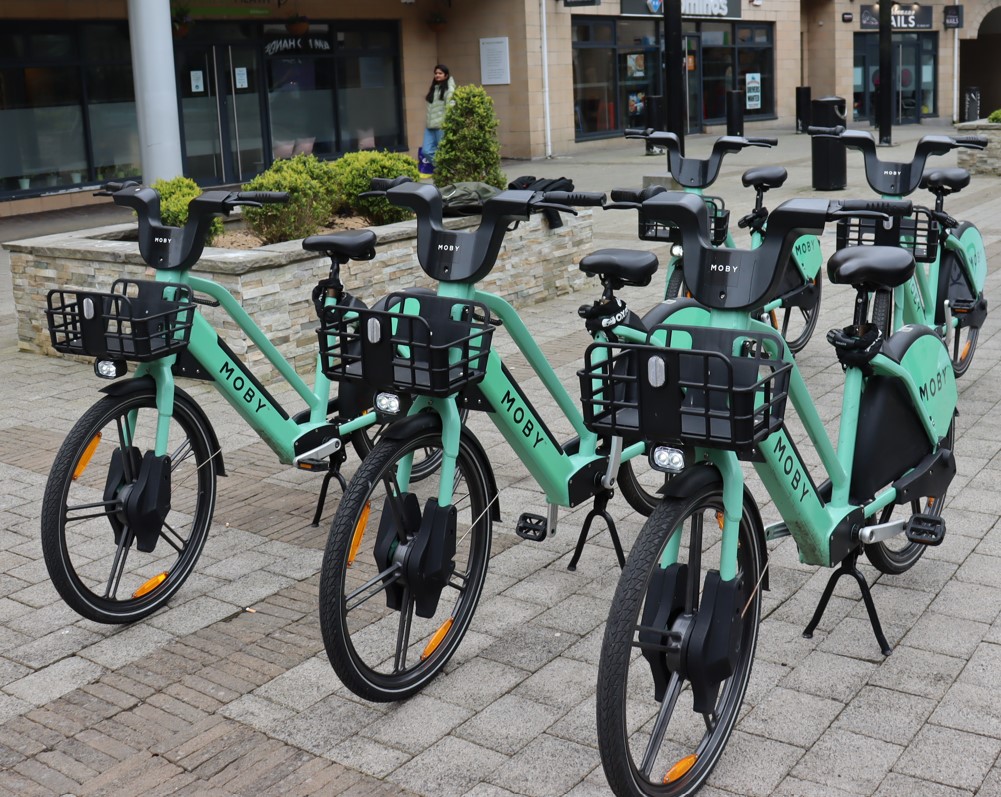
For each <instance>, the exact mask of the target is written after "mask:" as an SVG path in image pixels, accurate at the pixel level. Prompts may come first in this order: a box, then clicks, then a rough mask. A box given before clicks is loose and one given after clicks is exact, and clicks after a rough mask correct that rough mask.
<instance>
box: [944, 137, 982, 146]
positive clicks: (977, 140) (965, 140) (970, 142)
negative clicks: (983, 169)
mask: <svg viewBox="0 0 1001 797" xmlns="http://www.w3.org/2000/svg"><path fill="white" fill-rule="evenodd" d="M952 140H953V141H955V142H956V146H959V147H966V148H967V149H986V147H987V136H956V137H955V138H953V139H952Z"/></svg>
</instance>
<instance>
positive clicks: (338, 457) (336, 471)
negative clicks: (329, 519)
mask: <svg viewBox="0 0 1001 797" xmlns="http://www.w3.org/2000/svg"><path fill="white" fill-rule="evenodd" d="M345 459H347V457H346V456H345V455H344V449H343V448H341V449H340V450H338V451H337V452H336V453H334V454H331V455H330V464H329V465H328V466H327V472H326V473H325V474H323V484H321V485H320V496H319V497H318V498H317V499H316V512H314V513H313V528H314V529H315V528H316V527H318V526H319V525H320V515H322V514H323V504H324V502H325V501H326V500H327V488H328V487H329V486H330V480H331V479H337V483H338V484H339V485H341V493H344V492H345V491H346V490H347V489H348V483H347V482H346V481H345V480H344V477H343V476H342V475H341V463H343V462H344V460H345Z"/></svg>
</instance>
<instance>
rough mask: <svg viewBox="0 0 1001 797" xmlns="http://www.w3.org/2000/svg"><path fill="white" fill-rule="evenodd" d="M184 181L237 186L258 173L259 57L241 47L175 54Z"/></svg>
mask: <svg viewBox="0 0 1001 797" xmlns="http://www.w3.org/2000/svg"><path fill="white" fill-rule="evenodd" d="M174 57H175V59H176V63H177V74H178V83H177V85H178V88H179V93H180V102H181V119H182V128H183V130H182V137H183V148H184V163H185V170H184V171H185V175H186V176H188V177H190V178H192V179H193V180H195V181H197V182H198V183H199V184H200V185H214V184H215V185H217V184H225V183H238V182H245V181H247V180H249V179H250V178H251V177H253V176H254V175H256V174H258V173H260V172H261V171H263V170H264V168H265V167H266V165H267V164H265V163H264V157H263V155H264V146H263V136H262V126H261V119H262V110H263V101H264V98H263V96H262V90H261V84H262V81H261V64H260V55H259V51H258V49H257V48H256V47H254V46H252V45H249V44H245V43H236V44H229V43H223V42H220V43H214V44H201V43H198V44H193V45H188V46H184V47H181V48H178V50H177V51H176V52H175V56H174Z"/></svg>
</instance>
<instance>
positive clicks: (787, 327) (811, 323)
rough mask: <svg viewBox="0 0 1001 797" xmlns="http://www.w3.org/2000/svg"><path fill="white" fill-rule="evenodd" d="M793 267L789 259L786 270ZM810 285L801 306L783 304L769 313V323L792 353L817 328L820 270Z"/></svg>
mask: <svg viewBox="0 0 1001 797" xmlns="http://www.w3.org/2000/svg"><path fill="white" fill-rule="evenodd" d="M794 268H796V264H795V263H793V262H792V260H790V261H789V265H788V266H787V267H786V270H787V272H788V270H789V269H794ZM810 285H812V287H813V290H812V292H811V293H810V294H809V296H810V298H809V299H806V298H805V297H804V299H803V305H802V306H795V305H788V306H786V305H783V306H782V307H779V308H777V309H775V310H772V312H771V313H769V321H770V323H771V325H772V326H773V327H774V328H775V329H776V331H777V332H778V333H779V334H780V335H782V337H783V338H785V342H786V345H788V346H789V350H790V351H791V352H792V353H793V354H797V353H799V352H801V351H803V349H805V348H806V344H807V343H809V342H810V338H811V337H812V336H813V333H814V332H815V331H816V329H817V321H818V320H819V318H820V294H821V290H822V287H823V276H822V272H820V271H818V272H817V276H816V277H815V278H814V279H813V280H811V281H810Z"/></svg>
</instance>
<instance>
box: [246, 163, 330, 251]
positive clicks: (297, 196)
mask: <svg viewBox="0 0 1001 797" xmlns="http://www.w3.org/2000/svg"><path fill="white" fill-rule="evenodd" d="M243 189H244V190H245V191H287V192H288V194H289V201H288V204H267V205H264V206H262V207H260V208H249V207H248V208H244V209H243V216H244V218H245V219H246V220H247V224H248V225H249V226H250V229H251V230H253V231H254V233H255V234H256V235H257V236H258V237H259V238H260V239H261V240H263V241H264V243H266V244H273V243H278V242H279V241H294V240H296V239H298V238H305V237H306V236H308V235H313V234H314V233H315V232H317V230H319V229H320V228H321V227H323V226H325V225H326V224H327V223H328V222H329V221H330V218H331V216H332V215H333V210H334V207H335V205H336V200H335V196H336V192H335V188H334V181H333V176H332V171H331V167H330V164H328V163H326V162H324V161H321V160H319V159H318V158H317V157H316V156H315V155H296V156H295V157H294V158H287V159H283V160H278V161H275V162H274V163H273V164H272V165H271V167H270V168H269V169H268V170H267V171H265V172H262V173H261V174H259V175H257V177H255V178H254V179H253V180H251V181H250V182H249V183H247V184H246V185H244V186H243Z"/></svg>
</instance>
